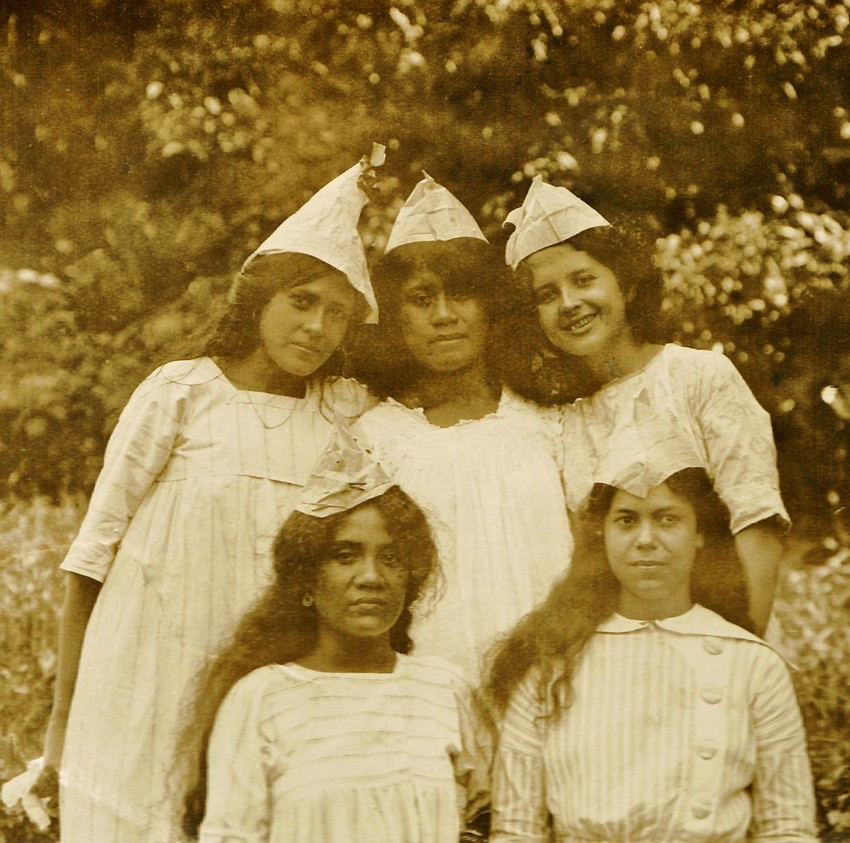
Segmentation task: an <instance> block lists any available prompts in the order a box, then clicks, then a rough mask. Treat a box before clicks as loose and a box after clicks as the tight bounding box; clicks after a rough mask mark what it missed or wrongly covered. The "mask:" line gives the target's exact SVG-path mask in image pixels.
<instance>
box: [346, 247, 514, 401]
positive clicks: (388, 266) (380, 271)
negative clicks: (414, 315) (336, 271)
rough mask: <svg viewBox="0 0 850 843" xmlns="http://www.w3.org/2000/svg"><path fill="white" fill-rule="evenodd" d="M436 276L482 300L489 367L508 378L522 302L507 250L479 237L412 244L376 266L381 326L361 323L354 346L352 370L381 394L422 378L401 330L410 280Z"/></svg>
mask: <svg viewBox="0 0 850 843" xmlns="http://www.w3.org/2000/svg"><path fill="white" fill-rule="evenodd" d="M420 271H425V272H430V273H433V274H434V275H436V276H437V277H438V278H439V279H440V280H441V281H442V283H443V284H444V286H445V288H446V291H447V292H448V293H449V294H450V295H451V294H460V295H465V296H470V297H473V298H476V299H478V300H479V301H480V302H481V304H482V305H483V307H484V310H485V311H486V313H487V317H488V319H489V323H490V327H489V340H488V347H487V364H488V370H489V372H490V374H491V376H492V378H493V380H494V381H501V380H502V369H503V368H504V362H503V359H502V351H503V349H504V344H505V342H504V341H505V338H506V337H507V335H508V329H507V323H508V321H509V319H508V317H509V315H510V314H511V313H512V312H514V311H515V310H516V309H517V308H519V307H521V306H522V305H521V302H520V299H519V297H518V296H517V295H516V293H515V291H514V289H513V286H512V285H511V284H510V282H509V278H508V271H507V268H506V267H505V265H504V261H503V258H502V255H501V252H500V251H499V250H498V249H497V248H496V247H495V246H493V245H491V244H489V243H487V242H485V241H484V240H479V239H477V238H473V237H456V238H454V239H453V240H428V241H424V242H420V243H406V244H404V245H402V246H398V247H397V248H395V249H393V250H392V251H391V252H389V253H387V254H386V255H384V256H383V257H382V258H381V259H380V260H379V261H378V262H377V264H376V265H375V266H374V268H373V270H372V281H373V283H374V286H375V295H376V296H377V299H378V305H379V307H380V312H381V317H380V321H379V323H378V324H377V325H360V326H358V329H357V330H356V331H355V332H354V333H353V338H352V340H353V341H352V343H351V345H350V347H349V348H348V354H347V357H348V362H349V365H348V367H347V370H346V374H350V375H351V376H352V377H355V378H357V380H359V381H361V382H362V383H364V384H365V385H366V386H368V387H369V388H370V389H371V390H372V391H373V392H374V393H375V394H376V395H378V396H379V397H380V398H382V399H383V398H387V397H393V398H396V397H398V396H399V394H400V393H401V392H403V391H404V390H406V389H408V388H410V387H411V385H412V384H414V383H415V382H416V380H417V378H418V377H419V374H420V373H419V367H418V365H417V363H416V362H415V361H414V360H413V357H412V356H411V354H410V352H409V351H408V349H407V347H406V346H405V343H404V339H403V337H402V329H401V316H400V311H401V304H402V290H403V287H404V284H405V283H406V282H407V281H409V280H410V279H411V278H412V277H413V276H414V275H415V274H416V273H417V272H420Z"/></svg>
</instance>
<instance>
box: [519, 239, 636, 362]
mask: <svg viewBox="0 0 850 843" xmlns="http://www.w3.org/2000/svg"><path fill="white" fill-rule="evenodd" d="M525 263H526V266H528V268H529V270H530V271H531V276H532V287H533V293H534V300H535V303H536V305H537V315H538V318H539V319H540V326H541V328H543V332H544V333H545V334H546V337H547V338H548V340H549V342H551V343H552V345H554V346H555V347H556V348H558V349H560V350H561V351H563V352H564V354H572V355H576V356H578V357H594V356H598V355H600V354H602V353H605V352H608V351H611V350H613V346H615V345H617V344H618V343H619V342H620V341H622V340H623V339H627V340H628V341H631V330H630V328H629V324H628V322H627V321H626V300H625V298H624V296H623V293H622V291H621V290H620V284H619V283H618V280H617V277H616V276H615V275H614V273H613V272H612V271H611V270H610V269H608V268H607V267H606V266H604V265H603V264H601V263H599V261H597V260H596V259H595V258H593V257H591V256H590V255H589V254H588V253H587V252H580V251H577V250H576V249H574V248H573V247H572V246H570V245H568V244H565V243H561V244H558V245H557V246H550V247H549V248H548V249H541V250H540V251H539V252H535V253H534V254H532V255H529V257H528V258H526V261H525Z"/></svg>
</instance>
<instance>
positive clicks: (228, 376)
mask: <svg viewBox="0 0 850 843" xmlns="http://www.w3.org/2000/svg"><path fill="white" fill-rule="evenodd" d="M374 163H379V161H375V162H374ZM369 166H370V164H369V162H368V161H366V160H364V162H361V164H358V165H355V166H354V167H352V168H351V169H349V170H347V171H346V172H345V173H343V174H342V175H341V176H339V177H338V178H337V179H335V180H334V181H332V182H331V183H330V184H328V185H327V186H326V187H324V188H323V189H322V190H320V191H319V192H318V193H317V194H316V195H315V196H313V198H312V199H311V200H310V201H309V202H308V203H307V204H306V205H304V206H303V207H302V208H301V209H300V210H299V211H297V212H296V213H295V214H293V215H292V216H291V217H289V218H288V219H287V220H286V221H285V222H284V223H283V224H282V225H281V226H280V227H279V228H278V229H277V230H276V231H275V232H274V233H273V234H272V235H271V237H269V238H268V240H266V241H265V242H264V243H263V244H262V245H261V246H260V247H259V249H257V251H256V252H255V253H254V254H253V255H251V257H250V258H249V259H248V260H247V262H246V263H245V265H244V267H243V269H242V271H241V273H240V275H239V276H238V278H237V279H236V282H235V284H234V287H233V290H232V294H231V300H230V304H229V307H228V309H227V311H226V312H225V314H224V316H223V318H222V320H221V322H220V323H219V327H218V330H217V332H216V334H215V335H214V336H213V338H212V340H211V341H210V342H209V344H208V347H207V351H206V353H205V354H204V355H203V356H200V357H198V358H196V359H191V360H181V361H175V362H171V363H167V364H165V365H164V366H162V367H160V368H159V369H157V370H156V371H155V372H154V373H153V374H151V375H150V376H149V377H148V379H147V380H145V381H144V383H142V384H141V386H139V387H138V389H137V390H136V392H135V393H134V394H133V396H132V398H131V399H130V401H129V403H128V404H127V406H126V408H125V409H124V411H123V413H122V415H121V418H120V420H119V422H118V425H117V427H116V429H115V432H114V433H113V434H112V437H111V439H110V442H109V447H108V449H107V452H106V457H105V462H104V468H103V471H102V472H101V475H100V477H99V479H98V482H97V485H96V487H95V489H94V492H93V494H92V498H91V502H90V505H89V510H88V513H87V515H86V517H85V520H84V522H83V524H82V527H81V529H80V532H79V535H78V536H77V538H76V540H75V541H74V543H73V545H72V546H71V549H70V551H69V553H68V555H67V557H66V559H65V561H64V562H63V564H62V568H63V569H64V570H66V571H68V572H69V578H68V591H67V596H66V602H65V607H64V612H63V621H62V633H61V641H60V653H59V666H58V670H57V687H56V694H55V702H54V709H53V713H52V717H51V721H50V724H49V729H48V735H47V738H46V745H45V758H44V764H45V767H46V769H48V770H50V769H51V768H54V769H55V768H58V767H60V762H61V784H62V794H61V795H62V799H61V819H60V823H61V834H62V840H63V843H92V841H116V843H117V841H120V843H133V841H147V842H148V843H155V842H156V843H165V842H166V841H167V842H168V843H171V841H173V840H174V839H176V832H175V826H174V822H175V819H176V817H177V816H178V813H179V811H177V810H176V809H175V805H174V802H173V796H171V795H170V794H169V785H168V782H167V777H166V772H167V769H168V765H169V763H170V761H171V758H172V755H173V752H174V740H175V736H176V726H177V718H178V710H179V707H180V705H181V701H182V698H183V694H184V691H185V689H186V686H187V683H188V682H189V680H190V679H191V678H192V676H193V675H194V674H195V672H196V671H197V670H198V669H199V667H201V666H202V665H203V664H204V661H205V659H206V658H207V657H208V655H209V654H210V653H211V652H212V651H214V650H215V649H216V648H217V647H218V646H219V645H220V644H221V642H222V640H223V639H224V638H225V637H226V636H227V635H229V634H230V632H231V631H232V629H233V628H234V626H235V624H236V622H237V621H238V619H239V617H240V616H241V614H242V612H243V610H244V609H245V607H246V606H247V605H248V604H249V603H250V602H251V601H252V600H253V598H254V597H255V596H256V595H257V594H258V592H259V591H260V590H261V589H262V588H263V587H264V586H265V585H266V584H267V583H268V580H269V577H270V574H271V558H270V554H269V550H270V547H271V543H272V540H273V537H274V535H275V532H276V530H277V527H278V526H279V524H280V522H281V520H282V519H283V518H285V517H286V515H288V514H289V512H290V511H291V510H292V507H293V506H294V504H295V502H296V501H297V499H298V493H299V490H300V488H301V486H303V484H304V483H305V481H306V480H307V478H308V476H309V474H310V470H311V468H312V466H313V463H314V462H315V460H316V458H317V457H318V456H319V454H320V453H321V452H322V450H323V448H324V447H325V446H326V444H327V442H328V440H329V437H330V433H331V430H332V427H333V425H332V420H333V415H334V413H338V414H341V415H344V416H348V417H353V416H356V415H358V414H359V413H360V412H362V410H363V409H364V408H365V407H366V406H367V398H366V395H365V391H364V390H363V389H362V388H360V387H359V386H358V385H356V384H354V383H353V382H351V381H345V380H342V379H338V378H333V377H332V376H331V375H332V372H333V358H334V354H335V352H336V349H337V347H338V346H339V345H340V343H341V342H342V340H343V337H344V335H345V334H346V331H347V330H348V327H349V325H350V324H352V323H353V322H355V321H356V320H358V319H362V318H363V317H364V316H367V315H368V314H370V313H373V312H374V309H375V300H374V297H373V294H372V290H371V285H370V282H369V276H368V274H367V271H366V259H365V253H364V250H363V246H362V244H361V242H360V239H359V236H358V234H357V230H356V226H357V220H358V218H359V216H360V212H361V210H362V208H363V206H364V205H365V204H366V201H367V196H366V194H365V192H364V191H363V189H362V187H361V181H362V179H363V178H364V177H365V175H366V171H367V169H368V167H369ZM69 709H70V713H69ZM42 784H43V782H42Z"/></svg>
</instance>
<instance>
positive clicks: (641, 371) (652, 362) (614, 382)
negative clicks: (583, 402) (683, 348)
mask: <svg viewBox="0 0 850 843" xmlns="http://www.w3.org/2000/svg"><path fill="white" fill-rule="evenodd" d="M673 345H675V343H671V342H667V343H664V344H663V345H662V346H661V348H659V349H658V351H656V352H655V354H653V355H652V357H650V358H649V360H647V361H646V363H644V364H643V366H641V367H640V368H639V369H635V370H634V371H633V372H629V373H628V374H627V375H621V376H620V377H619V378H614V379H613V380H610V381H608V382H607V383H605V384H603V385H602V386H601V387H599V389H598V390H597V391H598V392H604V391H605V390H606V389H608V388H609V387H612V386H616V385H618V384H621V383H628V382H629V381H630V380H632V379H634V378H637V377H639V376H640V375H643V374H644V373H646V372H648V371H649V370H650V369H651V368H652V367H653V366H654V365H655V363H656V361H658V360H660V359H661V358H662V357H665V356H666V354H667V349H668V348H670V347H671V346H673ZM591 397H593V396H591Z"/></svg>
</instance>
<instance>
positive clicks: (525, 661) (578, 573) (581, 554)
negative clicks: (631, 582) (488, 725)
mask: <svg viewBox="0 0 850 843" xmlns="http://www.w3.org/2000/svg"><path fill="white" fill-rule="evenodd" d="M664 482H665V483H666V484H667V486H668V487H669V489H670V491H672V492H673V493H674V494H676V495H678V496H679V497H681V498H683V499H684V500H686V501H688V503H690V504H691V506H692V507H693V508H694V512H695V514H696V520H697V530H698V532H699V533H701V534H702V536H703V547H702V548H701V549H700V550H698V552H697V558H696V562H695V563H694V566H693V568H692V570H691V599H692V600H693V601H694V602H695V603H699V604H701V605H702V606H704V607H705V608H706V609H711V610H712V611H714V612H717V614H719V615H721V616H722V617H724V618H725V619H726V620H728V621H729V622H731V623H734V624H737V625H738V626H740V627H743V628H744V629H746V630H748V631H750V632H752V631H753V623H752V620H751V619H750V616H749V600H748V593H747V586H746V581H745V579H744V572H743V567H742V565H741V562H740V560H739V558H738V555H737V553H736V551H735V543H734V537H733V536H732V533H731V531H730V530H729V511H728V510H727V509H726V507H725V506H724V504H723V503H722V501H721V500H720V498H719V497H718V495H717V493H716V492H715V491H714V487H713V486H712V484H711V481H710V480H709V477H708V474H707V473H706V472H705V470H704V469H702V468H686V469H684V470H682V471H679V472H676V473H675V474H672V475H671V476H670V477H668V478H667V479H666V480H665V481H664ZM616 492H617V489H616V488H615V487H614V486H608V485H604V484H597V485H596V486H594V489H593V492H592V493H591V495H590V497H589V499H588V502H587V504H586V506H585V508H584V509H583V511H582V513H581V516H580V523H579V529H578V531H577V535H576V547H575V551H574V553H573V559H572V562H571V564H570V569H569V571H568V572H567V574H566V575H565V576H564V577H563V578H562V579H561V580H559V581H558V582H557V583H556V584H555V585H554V586H553V588H552V590H551V592H550V593H549V596H548V597H547V598H546V600H545V601H544V602H543V603H542V604H541V605H540V606H539V607H538V608H537V609H535V610H534V611H532V612H531V613H529V614H528V615H526V616H525V617H524V618H523V619H522V620H521V621H520V622H519V623H518V624H517V625H516V626H515V627H514V628H513V630H511V631H510V632H509V633H508V634H507V636H506V637H505V638H503V639H502V641H500V642H499V643H497V644H496V645H494V647H493V648H492V650H491V652H490V659H489V662H490V668H489V671H488V675H487V679H486V682H485V693H486V696H487V697H488V698H489V699H490V701H491V702H492V704H493V706H494V708H495V710H496V711H498V712H504V711H505V710H506V709H507V706H508V703H509V702H510V699H511V696H512V694H513V692H514V690H515V689H516V687H517V685H519V683H520V682H521V681H522V680H523V679H524V678H525V677H526V675H527V674H528V672H529V671H530V670H531V669H532V668H534V669H536V671H537V677H538V683H537V693H538V694H539V695H540V699H541V701H543V702H544V704H545V710H546V711H547V716H548V717H551V718H552V719H554V720H557V719H558V717H560V716H561V714H562V713H563V712H565V711H566V710H567V709H568V708H569V706H570V702H571V695H572V679H573V676H574V675H575V671H576V668H577V666H578V663H579V661H580V660H581V657H582V654H583V653H584V650H585V648H586V647H587V644H588V643H589V641H590V639H591V637H592V636H593V634H594V632H595V631H596V628H597V627H598V626H599V624H600V623H602V621H604V620H605V619H606V618H608V617H609V616H610V615H611V614H612V613H613V612H615V611H616V609H617V605H618V600H619V595H620V584H619V581H618V580H617V578H616V577H615V576H614V573H613V571H612V570H611V567H610V566H609V564H608V558H607V554H606V551H605V541H604V535H603V524H604V521H605V518H606V516H607V515H608V512H609V511H610V508H611V502H612V500H613V498H614V495H615V494H616Z"/></svg>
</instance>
